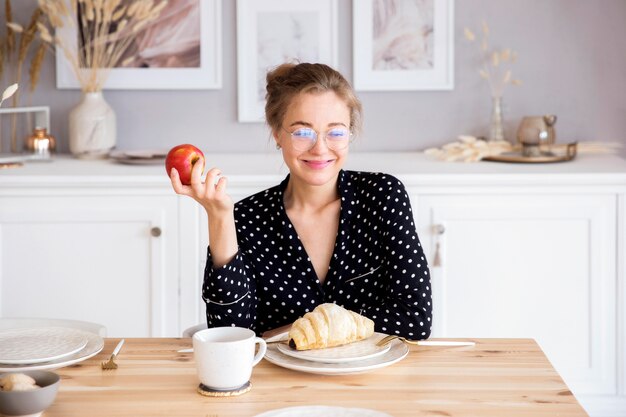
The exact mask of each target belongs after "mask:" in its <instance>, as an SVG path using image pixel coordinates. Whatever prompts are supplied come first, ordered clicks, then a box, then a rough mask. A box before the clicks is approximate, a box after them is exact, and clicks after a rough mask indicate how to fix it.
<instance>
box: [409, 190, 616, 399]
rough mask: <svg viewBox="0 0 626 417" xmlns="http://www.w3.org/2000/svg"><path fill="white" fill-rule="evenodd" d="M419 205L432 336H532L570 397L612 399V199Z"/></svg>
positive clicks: (422, 199)
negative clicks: (427, 264)
mask: <svg viewBox="0 0 626 417" xmlns="http://www.w3.org/2000/svg"><path fill="white" fill-rule="evenodd" d="M417 201H418V207H419V210H418V215H417V225H418V232H419V234H420V235H421V236H422V241H423V245H424V249H425V251H426V253H427V254H428V255H430V256H429V258H430V259H433V258H434V252H435V251H436V250H437V245H438V246H439V254H440V259H441V264H440V266H434V265H433V266H431V279H432V287H433V295H434V300H433V304H434V311H433V317H434V320H433V326H434V328H433V336H435V337H487V338H489V337H511V338H514V337H530V338H534V339H535V340H537V342H538V343H539V344H540V346H541V347H542V349H543V350H544V352H545V353H546V355H547V356H548V358H549V359H550V361H551V362H552V363H553V365H554V366H555V367H556V369H557V370H558V371H559V373H560V374H561V375H562V376H563V378H564V379H565V381H566V382H567V383H568V384H569V386H570V388H571V389H572V390H573V392H574V393H575V394H577V395H582V394H604V395H607V394H608V395H614V394H616V377H617V366H616V365H617V356H616V337H615V336H616V334H615V328H616V324H617V323H616V319H617V314H616V303H615V294H616V292H617V280H616V268H615V266H616V261H617V259H616V249H617V246H616V245H617V232H616V214H617V213H616V208H617V204H616V203H617V198H616V196H615V194H588V195H585V194H578V195H568V194H564V195H561V194H555V193H550V194H526V193H524V194H521V195H518V194H504V195H503V194H499V195H487V194H485V195H476V194H471V195H453V196H448V195H430V196H429V195H420V196H418V197H417Z"/></svg>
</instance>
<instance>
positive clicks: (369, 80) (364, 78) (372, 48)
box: [352, 0, 454, 91]
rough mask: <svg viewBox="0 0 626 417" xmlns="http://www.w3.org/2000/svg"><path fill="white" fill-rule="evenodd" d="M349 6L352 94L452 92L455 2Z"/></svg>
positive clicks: (385, 0) (376, 1) (399, 0)
mask: <svg viewBox="0 0 626 417" xmlns="http://www.w3.org/2000/svg"><path fill="white" fill-rule="evenodd" d="M352 4H353V6H352V7H353V31H354V33H353V39H354V41H353V53H354V87H355V89H357V90H359V91H385V90H388V91H392V90H394V91H403V90H452V89H453V88H454V0H358V1H354V2H353V3H352Z"/></svg>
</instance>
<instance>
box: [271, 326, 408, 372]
mask: <svg viewBox="0 0 626 417" xmlns="http://www.w3.org/2000/svg"><path fill="white" fill-rule="evenodd" d="M286 337H287V335H286V333H285V334H282V335H279V336H274V337H272V338H270V339H269V340H281V339H285V338H286ZM390 345H391V347H390V349H389V350H388V351H387V352H385V353H384V354H382V355H379V356H375V357H373V358H370V359H365V360H362V361H354V362H347V363H321V362H311V361H306V360H303V359H298V358H294V357H291V356H287V355H285V354H284V353H282V352H281V351H280V350H278V346H280V344H278V346H277V345H276V344H271V345H267V352H266V353H265V359H266V360H267V361H268V362H271V363H273V364H275V365H278V366H282V367H283V368H287V369H292V370H294V371H300V372H307V373H311V374H320V375H347V374H358V373H363V372H369V371H373V370H374V369H379V368H384V367H386V366H389V365H393V364H394V363H396V362H398V361H400V360H402V359H403V358H404V357H405V356H406V355H407V354H408V353H409V347H408V346H407V345H406V344H405V343H402V342H400V341H399V340H394V341H393V342H391V343H390Z"/></svg>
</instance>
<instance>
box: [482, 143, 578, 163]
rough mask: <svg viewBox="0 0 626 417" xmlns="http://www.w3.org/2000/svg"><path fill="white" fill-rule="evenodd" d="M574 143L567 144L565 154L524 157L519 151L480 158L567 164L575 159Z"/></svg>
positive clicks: (500, 160)
mask: <svg viewBox="0 0 626 417" xmlns="http://www.w3.org/2000/svg"><path fill="white" fill-rule="evenodd" d="M576 145H577V144H576V143H569V144H568V145H567V147H566V149H565V153H564V154H562V153H558V154H557V153H553V152H542V153H541V155H540V156H524V155H522V152H521V151H516V152H504V153H501V154H500V155H491V156H486V157H484V158H482V160H483V161H492V162H515V163H524V164H545V163H549V162H567V161H571V160H572V159H574V158H575V157H576Z"/></svg>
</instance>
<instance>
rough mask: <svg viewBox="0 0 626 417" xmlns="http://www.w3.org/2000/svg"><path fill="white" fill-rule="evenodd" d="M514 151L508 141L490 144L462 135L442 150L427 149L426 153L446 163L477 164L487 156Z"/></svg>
mask: <svg viewBox="0 0 626 417" xmlns="http://www.w3.org/2000/svg"><path fill="white" fill-rule="evenodd" d="M512 149H513V146H512V145H511V144H510V143H509V142H506V141H495V142H490V141H485V140H484V139H479V138H476V137H474V136H468V135H461V136H459V140H458V141H456V142H451V143H448V144H446V145H443V146H442V147H441V149H439V148H429V149H426V150H425V151H424V153H425V154H426V155H430V156H434V157H435V158H437V159H439V160H441V161H446V162H458V161H463V162H477V161H480V160H481V159H483V158H484V157H486V156H491V155H499V154H501V153H503V152H509V151H511V150H512Z"/></svg>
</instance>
